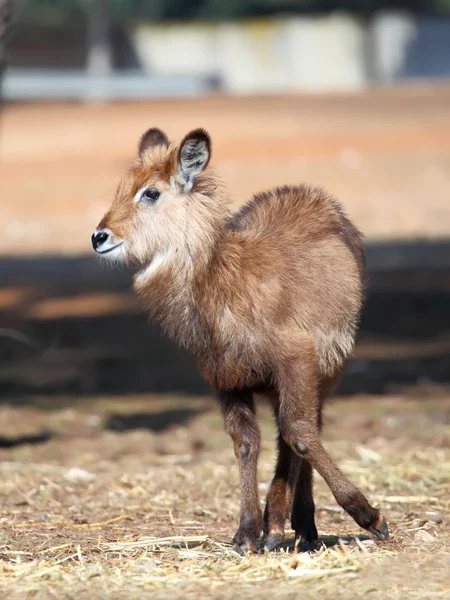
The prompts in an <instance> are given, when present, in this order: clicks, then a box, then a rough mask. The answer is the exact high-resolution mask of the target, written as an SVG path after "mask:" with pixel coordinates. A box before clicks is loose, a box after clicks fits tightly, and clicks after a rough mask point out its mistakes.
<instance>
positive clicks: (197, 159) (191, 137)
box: [178, 129, 211, 192]
mask: <svg viewBox="0 0 450 600" xmlns="http://www.w3.org/2000/svg"><path fill="white" fill-rule="evenodd" d="M210 156H211V138H210V137H209V134H208V133H207V132H206V131H205V130H204V129H194V130H193V131H191V132H190V133H188V134H187V135H186V137H185V138H184V139H183V141H182V142H181V144H180V149H179V152H178V178H179V180H180V183H181V185H182V186H183V188H184V191H185V192H188V191H189V190H190V189H191V188H192V186H193V185H194V180H195V177H196V176H197V175H198V174H199V173H201V172H202V171H203V170H204V169H206V167H207V166H208V163H209V158H210Z"/></svg>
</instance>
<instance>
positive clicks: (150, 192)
mask: <svg viewBox="0 0 450 600" xmlns="http://www.w3.org/2000/svg"><path fill="white" fill-rule="evenodd" d="M160 195H161V194H160V192H158V190H157V189H156V188H147V189H146V190H145V191H144V192H143V193H142V196H141V199H142V200H149V201H150V202H155V200H158V198H159V197H160Z"/></svg>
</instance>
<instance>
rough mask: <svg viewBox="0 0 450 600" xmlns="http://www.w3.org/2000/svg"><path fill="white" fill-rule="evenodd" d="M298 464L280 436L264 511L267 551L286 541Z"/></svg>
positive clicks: (297, 460) (295, 457)
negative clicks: (285, 529) (273, 472)
mask: <svg viewBox="0 0 450 600" xmlns="http://www.w3.org/2000/svg"><path fill="white" fill-rule="evenodd" d="M298 464H299V459H298V457H297V456H296V455H295V454H294V452H292V450H291V448H290V447H289V446H288V445H287V444H286V442H285V441H284V439H283V437H282V436H281V435H278V458H277V465H276V468H275V474H274V477H273V479H272V483H271V484H270V488H269V491H268V493H267V502H266V508H265V511H264V533H265V535H266V536H267V537H266V543H265V547H266V549H267V550H273V549H274V548H276V547H277V546H278V545H279V544H280V543H281V542H282V541H283V539H284V525H285V521H286V518H289V515H290V512H291V506H292V498H293V494H294V488H295V484H296V480H297V472H298Z"/></svg>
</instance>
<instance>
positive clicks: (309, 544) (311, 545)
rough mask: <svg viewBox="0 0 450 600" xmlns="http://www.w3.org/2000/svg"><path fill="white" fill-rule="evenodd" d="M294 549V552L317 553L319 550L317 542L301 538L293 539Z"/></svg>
mask: <svg viewBox="0 0 450 600" xmlns="http://www.w3.org/2000/svg"><path fill="white" fill-rule="evenodd" d="M294 549H295V551H296V552H309V553H311V552H317V550H319V549H320V544H319V540H312V541H311V540H307V539H306V538H304V537H303V536H299V537H297V536H296V537H295V546H294Z"/></svg>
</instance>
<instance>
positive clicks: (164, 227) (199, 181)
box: [92, 128, 220, 266]
mask: <svg viewBox="0 0 450 600" xmlns="http://www.w3.org/2000/svg"><path fill="white" fill-rule="evenodd" d="M210 153H211V143H210V138H209V135H208V134H207V133H206V131H204V130H203V129H196V130H194V131H191V132H190V133H188V134H187V135H186V136H185V138H184V139H183V141H182V142H181V144H179V145H175V144H171V143H170V142H169V140H168V138H167V136H166V135H165V133H163V132H162V131H161V130H160V129H156V128H155V129H149V130H148V131H147V132H146V133H145V134H144V135H143V136H142V138H141V140H140V143H139V155H138V158H137V160H136V161H135V162H134V163H133V164H132V165H131V166H130V167H129V169H128V170H127V172H126V173H125V175H124V177H123V179H122V181H121V182H120V185H119V187H118V189H117V192H116V196H115V198H114V201H113V204H112V206H111V208H110V210H109V211H108V212H107V213H106V214H105V216H104V217H103V219H102V220H101V221H100V223H99V225H98V227H97V229H96V230H95V231H94V233H93V235H92V246H93V248H94V250H95V251H96V252H97V253H98V254H99V255H101V256H102V257H104V258H106V259H111V260H114V261H118V262H125V263H134V264H137V265H139V266H146V265H148V264H149V263H151V261H152V260H153V259H154V258H155V256H156V255H158V256H163V255H168V254H170V253H174V252H178V251H179V250H184V251H187V252H188V253H189V254H190V253H191V251H192V252H194V251H195V249H196V248H197V247H198V246H199V244H200V245H201V243H202V241H201V240H202V237H203V238H204V236H205V235H207V236H208V235H209V236H211V235H213V229H214V214H215V213H216V212H217V211H218V205H219V204H220V202H219V200H218V198H217V182H216V180H215V176H214V174H213V173H212V171H211V169H207V166H208V162H209V158H210ZM205 170H206V171H205ZM219 212H220V211H219Z"/></svg>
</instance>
